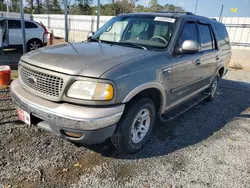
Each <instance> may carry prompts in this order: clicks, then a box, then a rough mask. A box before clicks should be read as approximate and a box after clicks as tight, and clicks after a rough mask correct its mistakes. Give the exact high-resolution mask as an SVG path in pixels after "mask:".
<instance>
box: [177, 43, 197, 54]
mask: <svg viewBox="0 0 250 188" xmlns="http://www.w3.org/2000/svg"><path fill="white" fill-rule="evenodd" d="M198 51H199V45H198V43H197V42H196V41H193V40H185V41H184V42H183V43H182V45H181V47H176V48H175V50H174V54H194V53H196V52H198Z"/></svg>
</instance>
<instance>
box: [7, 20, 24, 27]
mask: <svg viewBox="0 0 250 188" xmlns="http://www.w3.org/2000/svg"><path fill="white" fill-rule="evenodd" d="M8 27H9V29H21V21H20V20H8Z"/></svg>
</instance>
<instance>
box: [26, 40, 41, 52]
mask: <svg viewBox="0 0 250 188" xmlns="http://www.w3.org/2000/svg"><path fill="white" fill-rule="evenodd" d="M41 47H42V42H41V41H40V40H38V39H32V40H30V41H29V42H28V43H27V50H28V51H32V50H36V49H38V48H41Z"/></svg>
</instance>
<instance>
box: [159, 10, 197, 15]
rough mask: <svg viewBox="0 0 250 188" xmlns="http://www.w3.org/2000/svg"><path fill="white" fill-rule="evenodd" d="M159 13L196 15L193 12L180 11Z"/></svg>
mask: <svg viewBox="0 0 250 188" xmlns="http://www.w3.org/2000/svg"><path fill="white" fill-rule="evenodd" d="M158 13H171V14H186V15H194V14H193V13H192V12H178V11H161V12H158Z"/></svg>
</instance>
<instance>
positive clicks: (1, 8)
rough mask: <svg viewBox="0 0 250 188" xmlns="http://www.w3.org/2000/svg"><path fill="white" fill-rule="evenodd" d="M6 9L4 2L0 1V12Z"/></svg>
mask: <svg viewBox="0 0 250 188" xmlns="http://www.w3.org/2000/svg"><path fill="white" fill-rule="evenodd" d="M6 10H7V7H6V3H5V1H4V0H0V11H6Z"/></svg>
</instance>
